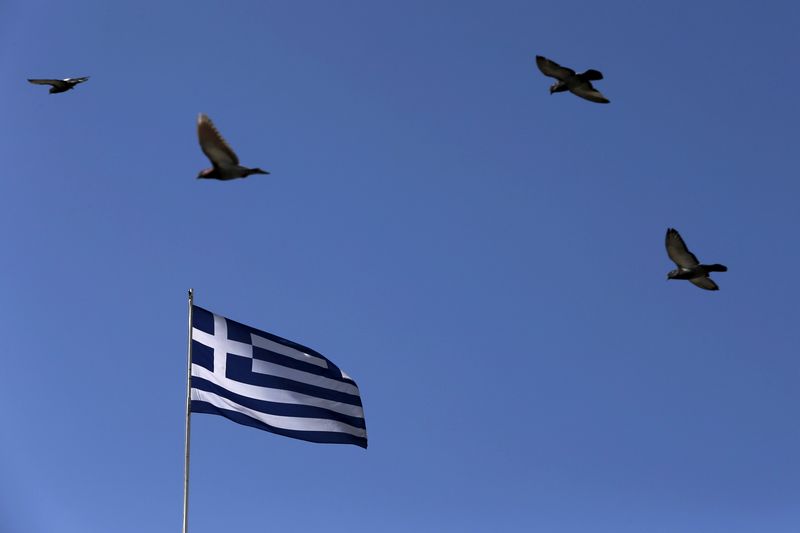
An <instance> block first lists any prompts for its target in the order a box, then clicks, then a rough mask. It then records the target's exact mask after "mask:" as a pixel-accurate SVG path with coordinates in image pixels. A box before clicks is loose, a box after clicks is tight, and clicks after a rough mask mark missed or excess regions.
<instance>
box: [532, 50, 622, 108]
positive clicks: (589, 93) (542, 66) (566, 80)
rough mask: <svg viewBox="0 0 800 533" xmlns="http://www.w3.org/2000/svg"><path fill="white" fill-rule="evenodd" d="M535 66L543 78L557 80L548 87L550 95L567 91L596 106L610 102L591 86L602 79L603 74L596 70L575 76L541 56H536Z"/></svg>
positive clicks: (571, 71)
mask: <svg viewBox="0 0 800 533" xmlns="http://www.w3.org/2000/svg"><path fill="white" fill-rule="evenodd" d="M536 66H538V67H539V70H541V71H542V74H544V75H545V76H550V77H551V78H555V79H556V80H558V81H556V82H555V83H554V84H553V85H551V86H550V94H553V93H560V92H563V91H569V92H571V93H572V94H575V95H578V96H580V97H581V98H585V99H587V100H591V101H592V102H597V103H598V104H607V103H609V102H610V100H609V99H608V98H606V97H605V96H603V95H602V94H601V93H600V91H598V90H597V89H595V88H594V86H593V85H592V81H594V80H602V79H603V74H602V73H601V72H600V71H598V70H594V69H589V70H587V71H586V72H584V73H582V74H575V71H574V70H572V69H571V68H567V67H562V66H561V65H559V64H558V63H556V62H555V61H550V60H549V59H547V58H546V57H542V56H536Z"/></svg>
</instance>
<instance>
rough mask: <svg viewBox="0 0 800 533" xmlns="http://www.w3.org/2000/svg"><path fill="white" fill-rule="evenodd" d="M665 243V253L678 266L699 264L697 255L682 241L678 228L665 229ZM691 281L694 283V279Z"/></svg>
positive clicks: (685, 266) (690, 266)
mask: <svg viewBox="0 0 800 533" xmlns="http://www.w3.org/2000/svg"><path fill="white" fill-rule="evenodd" d="M666 245H667V255H669V258H670V259H672V261H674V262H675V264H676V265H678V266H679V267H681V268H692V267H695V266H697V265H699V264H700V261H698V260H697V257H695V255H694V254H693V253H692V252H690V251H689V248H687V247H686V243H685V242H683V239H682V238H681V235H680V233H678V230H676V229H673V228H669V229H668V230H667V238H666ZM692 283H694V280H692ZM712 283H713V281H712ZM695 285H697V283H695ZM699 286H700V285H698V287H699Z"/></svg>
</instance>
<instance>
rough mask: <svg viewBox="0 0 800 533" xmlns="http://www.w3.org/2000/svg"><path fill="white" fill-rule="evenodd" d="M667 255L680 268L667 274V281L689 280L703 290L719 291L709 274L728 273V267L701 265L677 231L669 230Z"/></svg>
mask: <svg viewBox="0 0 800 533" xmlns="http://www.w3.org/2000/svg"><path fill="white" fill-rule="evenodd" d="M666 244H667V255H669V258H670V259H672V260H673V261H674V262H675V264H676V265H677V266H678V268H676V269H675V270H671V271H670V272H669V273H668V274H667V279H688V280H689V281H691V282H692V283H694V284H695V285H697V286H698V287H700V288H701V289H706V290H709V291H718V290H719V287H717V284H716V283H714V280H712V279H711V278H710V277H708V273H709V272H727V271H728V267H726V266H725V265H720V264H713V265H701V264H700V261H698V260H697V257H695V255H694V254H693V253H692V252H690V251H689V248H687V247H686V243H685V242H683V239H682V238H681V235H680V233H678V231H677V230H675V229H672V228H669V229H667V239H666Z"/></svg>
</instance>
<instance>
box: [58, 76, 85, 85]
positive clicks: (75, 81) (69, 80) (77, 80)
mask: <svg viewBox="0 0 800 533" xmlns="http://www.w3.org/2000/svg"><path fill="white" fill-rule="evenodd" d="M88 79H89V76H84V77H82V78H67V79H65V80H64V81H66V82H67V83H71V84H73V85H77V84H79V83H83V82H85V81H86V80H88Z"/></svg>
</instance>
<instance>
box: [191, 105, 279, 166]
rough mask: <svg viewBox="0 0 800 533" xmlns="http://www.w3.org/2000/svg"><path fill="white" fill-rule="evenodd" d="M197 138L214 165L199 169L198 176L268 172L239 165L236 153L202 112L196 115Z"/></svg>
mask: <svg viewBox="0 0 800 533" xmlns="http://www.w3.org/2000/svg"><path fill="white" fill-rule="evenodd" d="M197 138H198V139H199V140H200V148H201V149H202V150H203V153H204V154H206V157H208V159H209V160H211V164H212V165H214V166H213V167H212V168H207V169H205V170H202V171H200V174H198V175H197V177H198V178H206V179H214V180H232V179H236V178H246V177H247V176H249V175H250V174H269V172H267V171H265V170H261V169H260V168H247V167H243V166H241V165H240V164H239V158H238V157H237V156H236V153H235V152H234V151H233V149H232V148H231V147H230V146H228V143H226V142H225V139H223V138H222V135H220V134H219V132H218V131H217V128H215V127H214V123H213V122H211V119H210V118H208V117H207V116H206V115H205V114H204V113H200V114H199V115H198V116H197Z"/></svg>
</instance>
